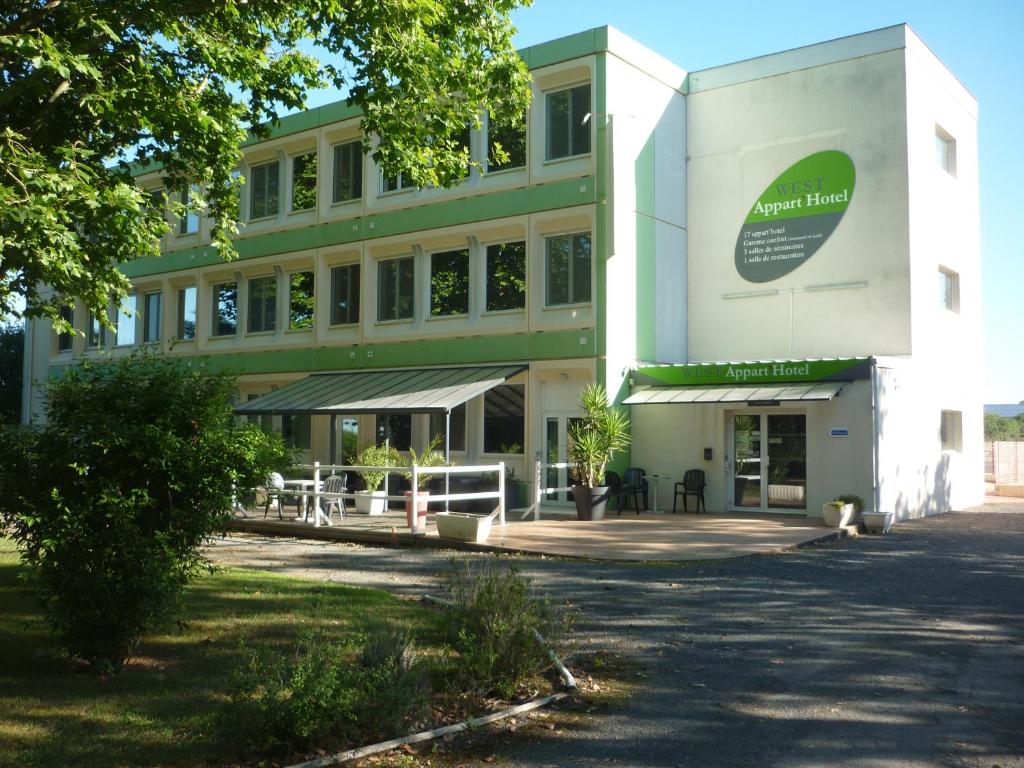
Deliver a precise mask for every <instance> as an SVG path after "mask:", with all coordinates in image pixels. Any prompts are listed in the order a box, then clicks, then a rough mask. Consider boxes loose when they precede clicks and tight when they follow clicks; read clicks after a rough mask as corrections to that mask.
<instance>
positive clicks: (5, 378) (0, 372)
mask: <svg viewBox="0 0 1024 768" xmlns="http://www.w3.org/2000/svg"><path fill="white" fill-rule="evenodd" d="M24 359H25V328H24V326H22V325H21V324H20V323H19V324H17V325H0V424H3V423H4V422H5V421H6V422H10V423H12V424H17V423H18V422H19V421H20V420H21V381H22V373H23V368H22V363H23V361H24Z"/></svg>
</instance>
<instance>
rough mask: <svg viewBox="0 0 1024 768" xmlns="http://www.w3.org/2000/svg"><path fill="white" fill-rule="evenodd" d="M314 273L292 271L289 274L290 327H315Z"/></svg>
mask: <svg viewBox="0 0 1024 768" xmlns="http://www.w3.org/2000/svg"><path fill="white" fill-rule="evenodd" d="M314 301H315V298H314V294H313V273H312V272H309V271H307V272H292V273H291V274H290V275H288V327H289V328H312V327H313V306H314Z"/></svg>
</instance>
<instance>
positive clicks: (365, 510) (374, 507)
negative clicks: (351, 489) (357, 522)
mask: <svg viewBox="0 0 1024 768" xmlns="http://www.w3.org/2000/svg"><path fill="white" fill-rule="evenodd" d="M387 506H388V499H387V494H386V493H385V492H384V491H356V512H358V513H359V514H361V515H383V514H384V511H385V510H386V509H387Z"/></svg>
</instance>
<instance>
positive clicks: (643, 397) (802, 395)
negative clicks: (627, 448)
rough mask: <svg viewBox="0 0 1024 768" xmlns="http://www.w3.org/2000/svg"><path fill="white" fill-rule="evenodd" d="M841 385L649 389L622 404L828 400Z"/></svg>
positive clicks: (805, 384) (633, 395)
mask: <svg viewBox="0 0 1024 768" xmlns="http://www.w3.org/2000/svg"><path fill="white" fill-rule="evenodd" d="M844 384H845V382H841V381H840V382H834V381H830V382H814V383H797V384H776V385H769V386H761V385H747V386H739V387H734V386H729V385H724V386H716V387H651V388H650V389H642V390H640V391H639V392H634V393H633V394H632V395H630V396H629V397H627V398H626V399H625V400H623V401H622V402H623V403H625V404H626V405H643V404H648V403H757V402H762V403H763V402H778V403H782V402H793V401H799V400H831V399H832V398H834V397H836V396H837V395H838V394H839V393H840V392H841V391H842V389H843V386H844Z"/></svg>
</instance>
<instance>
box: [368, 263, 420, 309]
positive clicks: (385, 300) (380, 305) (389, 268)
mask: <svg viewBox="0 0 1024 768" xmlns="http://www.w3.org/2000/svg"><path fill="white" fill-rule="evenodd" d="M414 275H415V267H414V266H413V259H412V256H407V257H405V258H402V259H389V260H388V261H382V262H380V264H379V265H378V266H377V319H378V320H407V319H409V318H411V317H412V313H413V276H414Z"/></svg>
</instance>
